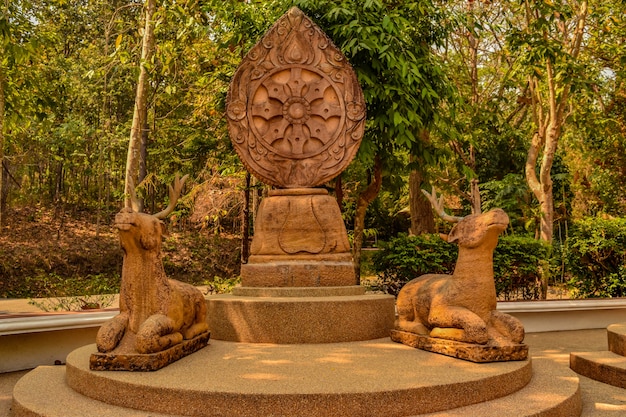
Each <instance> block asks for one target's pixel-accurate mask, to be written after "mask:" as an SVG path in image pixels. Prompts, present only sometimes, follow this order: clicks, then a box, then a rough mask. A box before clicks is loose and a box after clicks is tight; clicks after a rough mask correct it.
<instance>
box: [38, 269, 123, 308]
mask: <svg viewBox="0 0 626 417" xmlns="http://www.w3.org/2000/svg"><path fill="white" fill-rule="evenodd" d="M27 281H30V284H34V285H32V286H33V287H35V286H37V287H42V288H43V290H42V291H40V292H39V293H38V295H37V296H38V297H40V298H41V299H38V300H30V301H29V303H30V304H32V305H34V306H36V307H37V308H39V309H41V310H43V311H61V310H62V311H80V310H88V309H94V308H106V307H108V306H110V305H111V304H112V303H113V301H114V299H115V294H116V293H118V292H119V283H120V278H119V276H113V277H110V276H105V275H100V274H97V275H87V276H86V277H84V278H82V279H77V278H65V277H61V276H59V275H57V274H54V273H51V274H42V275H41V276H38V277H33V278H31V279H29V280H27ZM29 287H31V285H29Z"/></svg>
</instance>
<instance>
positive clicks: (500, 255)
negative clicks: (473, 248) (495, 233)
mask: <svg viewBox="0 0 626 417" xmlns="http://www.w3.org/2000/svg"><path fill="white" fill-rule="evenodd" d="M550 252H551V251H550V245H549V244H547V243H545V242H543V241H541V240H537V239H533V238H531V237H526V236H501V237H500V239H499V240H498V246H497V247H496V250H495V251H494V253H493V273H494V276H495V281H496V293H497V295H498V298H499V299H502V300H519V299H522V300H535V299H539V297H540V295H541V275H542V273H547V272H548V267H549V262H548V261H549V257H550Z"/></svg>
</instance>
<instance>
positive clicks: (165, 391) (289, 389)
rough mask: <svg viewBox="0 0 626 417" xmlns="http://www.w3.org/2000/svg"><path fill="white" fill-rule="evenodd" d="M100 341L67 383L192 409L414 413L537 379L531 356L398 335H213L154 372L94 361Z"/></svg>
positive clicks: (149, 405)
mask: <svg viewBox="0 0 626 417" xmlns="http://www.w3.org/2000/svg"><path fill="white" fill-rule="evenodd" d="M95 350H96V348H95V345H89V346H85V347H82V348H79V349H77V350H75V351H74V352H72V353H71V354H70V355H69V356H68V358H67V375H66V381H67V383H68V385H69V386H70V387H71V388H72V389H73V390H74V391H76V392H78V393H80V394H83V395H85V396H87V397H90V398H93V399H96V400H99V401H102V402H104V403H107V404H110V405H117V406H122V407H127V408H134V409H139V410H145V411H152V412H157V413H165V414H175V415H193V416H233V415H238V416H252V415H254V416H261V415H289V416H313V415H317V416H321V415H333V416H366V415H370V416H373V415H385V416H407V415H417V414H423V413H429V412H435V411H441V410H448V409H452V408H455V407H461V406H465V405H470V404H476V403H479V402H483V401H489V400H493V399H495V398H501V397H504V396H507V395H509V394H512V393H514V392H516V391H518V390H520V389H522V388H523V387H524V386H525V385H526V384H528V382H529V381H530V380H531V375H532V366H531V362H530V361H519V362H501V363H492V364H475V363H471V362H466V361H461V360H458V359H453V358H449V357H446V356H442V355H437V354H432V353H428V352H424V351H421V350H417V349H413V348H409V347H407V346H404V345H401V344H397V343H393V342H391V341H390V340H389V339H377V340H370V341H365V342H352V343H334V344H315V345H272V344H244V343H233V342H222V341H211V342H210V344H209V346H207V347H206V348H204V349H202V350H200V351H198V352H196V353H194V354H193V355H190V356H188V357H185V358H183V359H181V360H179V361H177V362H175V363H173V364H171V365H170V366H168V367H166V368H164V369H161V370H159V371H156V372H150V373H137V372H134V373H130V372H106V371H91V370H89V366H88V363H89V355H90V354H91V353H93V352H94V351H95Z"/></svg>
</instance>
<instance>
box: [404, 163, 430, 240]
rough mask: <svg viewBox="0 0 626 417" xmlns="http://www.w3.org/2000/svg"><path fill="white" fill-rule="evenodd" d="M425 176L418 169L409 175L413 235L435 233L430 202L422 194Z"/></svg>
mask: <svg viewBox="0 0 626 417" xmlns="http://www.w3.org/2000/svg"><path fill="white" fill-rule="evenodd" d="M422 183H423V176H422V172H421V171H420V170H418V169H414V170H412V171H411V174H410V175H409V209H410V212H411V234H413V235H421V234H424V233H435V218H434V217H433V210H432V207H431V206H430V202H429V201H428V199H426V197H424V194H422Z"/></svg>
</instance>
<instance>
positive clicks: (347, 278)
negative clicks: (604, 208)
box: [226, 7, 365, 287]
mask: <svg viewBox="0 0 626 417" xmlns="http://www.w3.org/2000/svg"><path fill="white" fill-rule="evenodd" d="M226 115H227V120H228V127H229V131H230V136H231V140H232V142H233V145H234V147H235V150H236V151H237V153H238V154H239V157H240V158H241V160H242V161H243V163H244V165H245V166H246V167H247V169H248V170H249V171H250V172H251V173H252V174H254V175H255V176H256V177H257V178H259V179H260V180H261V181H263V182H265V183H267V184H269V185H273V186H274V187H275V188H276V189H274V190H271V191H270V192H269V196H268V198H265V199H264V200H263V202H262V203H261V206H260V207H259V210H258V213H257V217H256V223H255V228H254V230H255V231H254V238H253V240H252V246H251V256H250V258H249V260H248V263H247V264H245V265H242V268H241V278H242V285H243V286H244V287H329V286H342V285H354V284H355V282H356V279H355V274H354V266H353V263H352V255H351V252H350V243H349V242H348V236H347V233H346V229H345V226H344V224H343V220H342V218H341V212H340V211H339V206H338V205H337V202H336V200H335V199H334V198H333V197H332V196H330V195H328V192H327V191H326V190H325V189H323V188H315V187H318V186H320V185H322V184H324V183H326V182H328V181H330V180H332V179H333V178H334V177H336V176H337V175H339V174H341V172H342V171H343V170H344V169H345V168H346V167H347V166H348V164H349V163H350V161H352V159H353V158H354V156H355V154H356V152H357V150H358V148H359V145H360V144H361V139H362V137H363V131H364V126H365V101H364V98H363V92H362V90H361V87H360V86H359V83H358V81H357V78H356V74H355V73H354V70H353V69H352V67H351V66H350V64H349V63H348V61H347V59H346V57H345V56H343V54H342V53H341V51H340V50H339V49H337V47H336V46H335V45H333V43H332V42H331V41H330V39H328V37H327V36H326V35H325V34H324V33H323V32H322V30H321V29H320V28H319V27H317V26H316V25H315V24H314V23H313V22H312V21H311V19H309V18H308V17H307V16H305V15H304V13H302V11H300V10H299V9H297V8H295V7H294V8H292V9H290V10H289V11H288V12H287V13H286V14H285V15H284V16H283V17H281V18H280V19H279V20H278V21H277V22H276V24H274V26H272V28H271V29H270V30H269V31H268V32H267V34H265V36H264V37H263V38H262V39H261V40H260V41H259V42H258V43H257V44H256V45H255V46H254V47H253V48H252V49H251V50H250V51H249V52H248V54H247V55H246V56H245V58H244V59H243V61H242V62H241V64H240V66H239V68H238V69H237V72H236V73H235V75H234V77H233V79H232V81H231V85H230V90H229V92H228V97H227V109H226Z"/></svg>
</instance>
